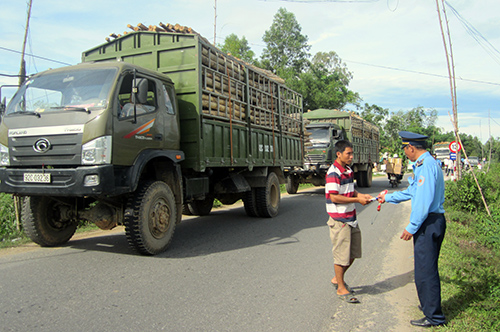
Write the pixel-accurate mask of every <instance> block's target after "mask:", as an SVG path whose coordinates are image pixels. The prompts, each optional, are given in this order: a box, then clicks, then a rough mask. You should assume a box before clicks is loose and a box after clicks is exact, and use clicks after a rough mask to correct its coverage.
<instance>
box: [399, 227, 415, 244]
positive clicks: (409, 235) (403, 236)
mask: <svg viewBox="0 0 500 332" xmlns="http://www.w3.org/2000/svg"><path fill="white" fill-rule="evenodd" d="M412 237H413V234H412V233H410V232H408V231H407V230H406V229H405V230H404V231H403V234H401V239H403V240H405V241H409V240H411V238H412Z"/></svg>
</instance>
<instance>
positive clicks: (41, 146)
mask: <svg viewBox="0 0 500 332" xmlns="http://www.w3.org/2000/svg"><path fill="white" fill-rule="evenodd" d="M51 146H52V145H51V144H50V142H49V140H48V139H46V138H40V139H39V140H37V141H36V142H35V144H33V150H35V152H38V153H45V152H47V151H49V150H50V147H51Z"/></svg>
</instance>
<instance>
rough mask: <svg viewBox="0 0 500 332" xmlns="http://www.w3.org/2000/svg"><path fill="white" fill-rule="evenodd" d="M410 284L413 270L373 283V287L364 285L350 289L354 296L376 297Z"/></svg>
mask: <svg viewBox="0 0 500 332" xmlns="http://www.w3.org/2000/svg"><path fill="white" fill-rule="evenodd" d="M411 283H413V270H412V271H408V272H406V273H403V274H400V275H397V276H393V277H390V278H387V279H385V280H383V281H379V282H377V283H374V284H373V285H364V286H358V287H352V288H353V289H354V290H355V291H356V294H369V295H378V294H382V293H386V292H390V291H392V290H394V289H397V288H401V287H404V286H406V285H407V284H411Z"/></svg>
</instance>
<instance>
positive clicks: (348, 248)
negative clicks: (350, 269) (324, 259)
mask: <svg viewBox="0 0 500 332" xmlns="http://www.w3.org/2000/svg"><path fill="white" fill-rule="evenodd" d="M328 225H330V239H331V240H332V244H333V249H332V253H333V261H334V263H335V264H336V265H342V266H348V265H349V264H350V262H351V259H354V258H361V230H360V229H359V225H358V227H351V226H349V225H348V224H345V223H343V222H341V221H337V220H334V219H332V218H331V217H330V220H328Z"/></svg>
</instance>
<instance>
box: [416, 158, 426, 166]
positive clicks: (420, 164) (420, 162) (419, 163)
mask: <svg viewBox="0 0 500 332" xmlns="http://www.w3.org/2000/svg"><path fill="white" fill-rule="evenodd" d="M423 164H424V160H423V159H420V160H418V161H417V162H416V163H415V165H416V166H417V167H420V166H422V165H423Z"/></svg>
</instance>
